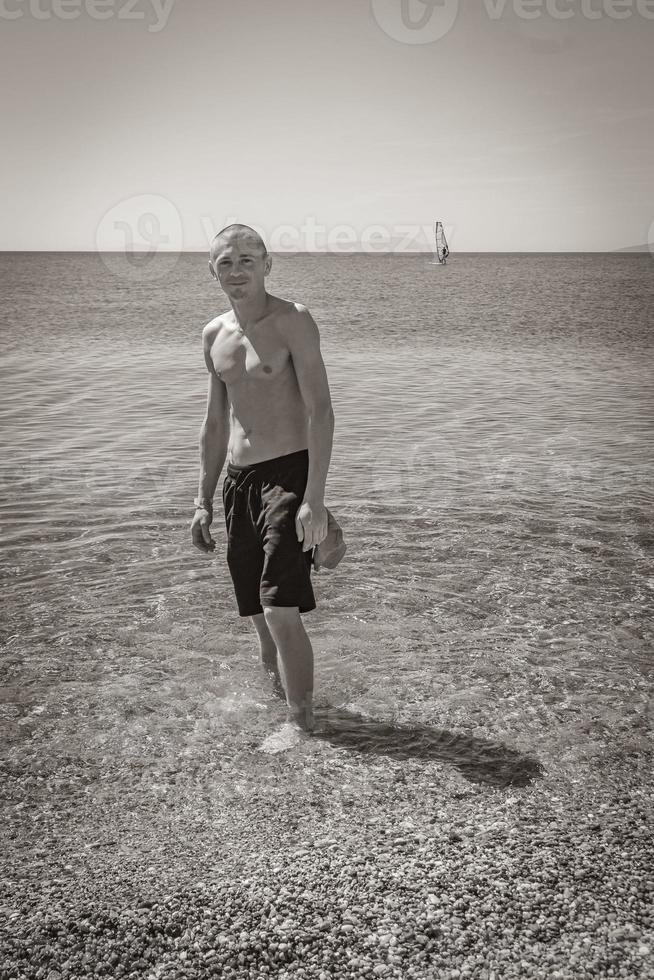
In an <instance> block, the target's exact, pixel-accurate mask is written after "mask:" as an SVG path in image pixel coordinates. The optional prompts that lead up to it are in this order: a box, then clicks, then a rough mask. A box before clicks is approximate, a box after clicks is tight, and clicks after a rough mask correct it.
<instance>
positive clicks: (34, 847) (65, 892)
mask: <svg viewBox="0 0 654 980" xmlns="http://www.w3.org/2000/svg"><path fill="white" fill-rule="evenodd" d="M337 734H338V733H337ZM341 734H343V733H341ZM399 742H400V743H401V742H402V740H401V738H400V740H399ZM223 750H224V751H223V753H221V754H219V755H216V756H214V755H212V754H209V755H208V756H207V757H205V758H204V759H201V758H195V759H187V760H180V764H179V766H178V767H177V769H176V770H173V769H172V768H169V769H168V771H167V772H164V771H163V770H161V769H156V768H153V766H152V765H146V764H145V763H143V764H142V765H141V766H139V765H137V764H136V763H135V762H134V761H133V760H132V762H131V763H130V765H129V767H125V766H124V767H122V768H120V767H118V766H117V765H114V767H113V768H112V767H111V766H109V767H108V768H107V767H105V768H103V767H101V766H98V767H97V769H96V770H95V771H91V770H90V769H88V767H87V769H86V770H85V771H84V773H83V774H81V773H80V769H79V765H78V763H77V762H76V761H75V760H73V759H70V760H62V761H61V764H60V765H59V766H58V767H57V768H56V769H55V768H52V769H51V770H50V771H49V772H48V771H46V770H43V769H42V771H41V773H40V774H39V770H38V767H36V766H34V765H32V766H27V765H25V766H23V767H21V766H18V765H13V766H12V765H9V764H7V765H5V767H4V782H5V786H6V787H8V793H7V795H8V800H7V804H6V806H5V819H4V829H5V834H4V837H5V846H4V860H3V864H4V867H3V883H4V889H3V897H2V904H1V907H0V914H1V916H2V922H3V926H2V935H3V938H2V942H1V947H0V977H2V978H6V980H10V978H11V980H19V978H25V980H32V978H38V980H42V978H44V980H56V978H64V977H71V978H75V977H85V976H108V977H121V978H137V977H138V978H141V977H151V978H161V980H174V978H182V977H185V978H203V977H225V978H241V977H242V978H259V977H265V976H274V977H304V978H311V980H313V978H315V980H324V978H330V977H339V978H340V977H347V978H357V977H362V978H364V977H365V978H374V977H389V978H390V977H393V978H405V977H413V978H421V980H422V978H424V980H427V978H439V980H440V978H443V980H449V978H457V977H471V978H480V980H492V978H495V980H500V978H504V977H506V978H510V977H543V978H550V977H551V978H561V980H579V978H585V977H589V978H590V977H626V978H641V977H643V978H646V977H654V955H653V954H654V920H653V915H652V910H653V907H654V880H653V879H654V872H653V870H652V867H653V858H654V849H653V847H652V822H651V801H652V755H651V752H648V751H645V750H642V751H639V752H633V753H631V754H629V753H624V754H623V755H622V757H621V758H616V757H615V755H614V754H613V755H612V754H611V753H610V752H608V753H607V754H605V756H604V757H603V758H597V759H595V761H594V762H593V763H592V764H591V763H589V764H587V765H586V767H585V769H581V770H580V771H579V772H578V773H576V774H575V775H574V777H570V778H567V779H566V778H563V777H562V771H559V770H557V766H556V760H554V759H552V760H551V761H550V764H549V765H548V764H547V762H548V760H545V763H546V764H545V766H544V767H543V769H542V771H541V772H539V773H538V774H537V773H535V772H530V771H529V766H528V765H527V767H526V770H525V767H524V766H523V767H522V770H521V769H520V766H518V767H517V768H516V769H515V772H516V773H517V776H516V778H515V782H513V783H512V779H511V773H510V771H508V770H507V771H506V772H503V774H502V778H498V770H497V767H495V769H494V770H493V769H492V768H491V769H488V768H487V769H486V773H484V769H483V766H482V767H481V768H479V767H477V768H476V769H474V770H467V769H466V767H465V765H463V764H462V760H461V759H459V760H458V765H456V764H453V763H454V762H456V758H455V757H450V758H449V759H448V757H447V756H446V755H443V759H441V760H439V758H438V757H434V753H433V752H432V753H431V756H430V757H427V758H423V757H420V753H418V757H417V758H407V757H406V755H407V753H406V752H404V751H403V752H401V753H399V755H397V754H396V755H395V756H394V755H393V753H392V752H391V753H390V754H388V753H387V754H385V755H384V754H374V753H368V754H365V755H364V754H363V753H361V752H357V751H353V746H352V745H351V744H348V743H347V739H345V740H344V742H343V741H342V742H340V743H339V739H338V737H337V736H335V737H334V738H332V739H331V740H329V739H321V738H315V739H311V740H310V741H309V742H308V743H306V744H304V745H302V746H300V747H297V748H296V749H294V750H292V751H291V752H289V753H285V754H281V755H280V756H275V757H272V758H270V757H266V759H265V762H263V763H262V760H261V753H260V752H257V747H256V745H255V744H254V741H253V742H252V744H250V745H249V746H248V747H247V748H246V750H245V751H243V750H241V751H240V753H239V752H235V751H231V750H230V747H229V746H223ZM457 751H458V750H457ZM509 758H515V759H519V758H521V757H519V754H518V753H515V754H510V755H509ZM443 760H445V761H443ZM523 761H524V760H523ZM262 766H263V767H265V768H261V767H262ZM256 767H260V772H261V778H260V780H259V781H258V783H257V784H256V786H255V788H254V789H253V788H252V783H251V780H250V781H249V782H248V780H247V779H246V778H245V777H246V775H247V774H248V773H251V772H252V771H254V770H256ZM525 772H526V775H525ZM493 774H494V775H493ZM327 785H329V786H330V787H331V789H330V790H329V791H326V786H327Z"/></svg>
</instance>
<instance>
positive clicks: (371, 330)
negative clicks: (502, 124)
mask: <svg viewBox="0 0 654 980" xmlns="http://www.w3.org/2000/svg"><path fill="white" fill-rule="evenodd" d="M120 261H121V260H118V259H117V258H116V257H115V256H114V257H111V259H110V260H109V261H108V262H106V261H104V260H103V258H102V257H100V256H97V255H93V254H88V255H87V254H67V255H66V254H52V255H39V256H29V255H26V254H17V255H10V254H5V255H2V256H0V267H1V269H2V277H3V281H4V282H5V283H8V284H9V288H8V290H6V292H7V293H8V303H7V309H8V316H7V318H6V320H5V324H4V327H3V348H4V357H3V386H2V395H1V396H0V399H1V400H0V410H1V413H2V421H3V429H4V439H5V443H6V447H7V448H6V451H5V454H4V456H3V461H2V464H1V465H2V472H1V479H2V495H1V504H0V514H1V517H2V529H1V536H0V541H1V543H2V546H3V547H2V552H3V559H2V574H3V578H4V588H5V592H4V595H5V599H4V602H3V613H4V615H3V627H2V628H3V641H4V652H3V655H2V660H3V672H4V676H5V688H4V692H3V695H2V697H3V701H2V704H1V705H0V708H1V710H2V715H3V716H4V723H5V730H6V733H7V736H6V739H5V742H4V749H3V755H4V758H5V760H6V761H8V762H10V763H18V762H19V761H20V760H21V759H24V760H28V759H30V758H34V757H35V756H36V755H38V758H39V760H40V762H41V764H43V765H46V764H47V763H48V762H49V764H51V765H52V767H55V766H56V765H57V764H60V763H61V760H62V759H65V760H68V762H70V763H71V764H75V763H76V764H80V763H84V764H88V765H96V764H97V765H109V764H110V762H111V761H112V760H113V762H118V760H120V761H121V762H123V763H124V762H127V761H128V760H132V761H133V762H134V761H135V760H140V763H142V764H146V763H147V762H148V760H149V761H150V762H152V764H153V765H154V760H159V762H160V763H161V764H163V762H164V761H165V760H170V761H172V760H174V761H175V764H176V765H177V764H180V759H181V760H183V764H184V765H187V764H188V765H191V761H192V760H194V761H195V763H197V764H198V766H201V763H202V760H203V759H206V758H208V756H209V755H210V754H211V753H214V752H217V751H220V753H221V755H222V758H223V761H224V760H225V759H226V758H228V759H229V760H230V765H231V768H230V769H229V779H230V780H232V782H233V781H234V778H235V777H234V773H235V772H237V771H238V766H239V759H240V758H241V754H242V753H244V752H245V751H246V749H249V748H251V746H252V745H253V744H254V743H256V741H258V740H260V738H261V737H263V736H264V735H265V734H266V733H267V732H269V731H270V730H271V728H273V727H274V725H275V723H276V720H278V719H279V718H280V717H281V716H282V715H283V711H282V710H281V708H280V707H279V706H276V705H275V704H274V703H273V702H271V700H270V699H269V698H268V697H267V694H266V691H265V689H264V687H263V686H262V682H261V679H260V676H259V672H258V670H257V656H256V651H255V645H254V642H253V636H252V634H251V632H250V629H249V626H248V624H247V622H246V621H242V620H239V619H238V617H237V615H236V609H235V603H234V600H233V596H232V591H231V583H230V580H229V577H228V573H227V568H226V565H225V562H224V553H223V552H222V551H221V546H222V545H223V543H224V537H223V532H222V525H221V523H220V520H221V517H220V514H219V515H218V517H217V520H216V524H215V525H214V526H215V529H216V535H215V536H216V537H217V541H218V546H217V548H216V552H215V554H214V555H213V556H211V557H206V556H203V555H201V554H200V553H198V552H196V551H195V550H194V549H193V548H192V547H191V545H190V537H189V531H188V526H189V522H190V518H191V511H192V506H191V502H192V498H193V496H194V494H195V491H196V486H197V465H198V464H197V460H198V454H197V438H198V430H199V426H200V422H201V419H202V415H203V411H204V402H205V392H206V371H205V368H204V364H203V359H202V353H201V344H200V334H201V329H202V326H203V325H204V323H205V322H206V321H207V320H208V319H209V318H210V317H211V316H212V315H213V314H214V313H215V312H216V310H218V309H221V308H223V307H224V305H225V304H224V303H223V301H222V294H220V292H219V291H218V290H217V288H216V287H215V286H212V284H211V282H209V281H208V280H207V279H206V277H205V268H206V263H205V259H204V257H203V256H200V255H186V256H183V257H182V258H181V259H180V260H179V262H178V263H177V264H176V265H174V267H173V268H172V269H171V270H169V272H168V275H167V276H166V277H165V278H157V275H156V262H157V261H163V259H162V257H157V258H155V260H154V261H155V266H152V267H148V266H146V267H144V268H143V269H141V270H140V271H139V270H138V269H135V268H134V267H133V266H129V265H128V264H127V263H124V268H123V267H122V266H121V265H120V264H119V263H120ZM123 261H124V260H123ZM116 263H118V265H117V264H116ZM116 270H118V272H117V271H116ZM153 270H154V271H153ZM269 288H270V289H271V291H273V292H278V293H279V294H280V295H282V296H285V297H288V298H294V299H298V300H301V301H303V302H305V303H307V305H308V306H309V307H310V309H311V310H312V312H313V314H314V316H315V317H316V319H317V321H318V323H319V325H320V328H321V334H322V340H323V353H324V357H325V362H326V364H327V368H328V373H329V377H330V383H331V388H332V397H333V402H334V409H335V415H336V434H335V445H334V453H333V460H332V468H331V471H330V477H329V483H328V493H327V503H328V505H329V506H330V507H331V508H332V509H333V510H334V512H335V513H336V515H337V517H338V518H339V520H340V521H341V523H342V524H343V526H344V530H345V533H346V538H347V541H348V546H349V548H348V553H347V556H346V558H345V560H344V561H343V563H342V564H341V565H340V566H339V568H338V570H336V571H335V572H325V571H323V572H321V573H320V574H319V575H318V576H317V577H316V581H315V588H316V593H317V599H318V609H317V610H316V611H315V612H313V613H311V614H310V615H308V616H307V617H305V624H306V625H307V628H308V630H309V632H310V634H311V636H312V639H313V642H314V649H315V655H316V698H317V701H318V702H319V703H320V704H322V705H329V706H332V707H333V706H339V707H341V708H343V709H345V711H344V712H342V713H341V716H340V719H341V720H340V721H339V720H338V719H337V718H336V716H333V719H332V729H333V731H334V732H336V733H337V732H338V730H339V726H340V730H341V735H342V742H343V744H344V743H345V742H346V741H347V737H349V736H347V737H346V735H345V734H343V725H345V726H346V727H347V724H350V725H353V726H354V728H355V729H356V730H358V731H359V743H360V745H359V747H361V746H363V747H368V748H369V749H370V750H371V751H375V752H377V751H380V752H385V751H388V750H389V747H391V748H392V745H393V744H394V741H393V736H392V731H391V733H390V734H389V732H388V730H387V729H385V728H383V726H384V725H387V724H389V723H390V724H391V726H394V730H395V731H404V733H405V734H404V735H403V736H402V738H403V744H404V745H405V746H406V745H409V746H412V747H413V749H412V751H413V752H414V754H415V755H416V756H421V746H422V748H423V749H424V747H425V745H426V744H427V742H428V741H429V738H430V734H429V733H430V732H433V731H434V730H438V731H439V732H441V733H443V732H449V733H453V736H456V737H460V736H463V735H465V736H468V737H470V738H473V739H474V738H476V739H478V740H480V741H479V742H478V743H477V744H478V745H482V744H488V745H490V746H497V745H504V746H508V747H509V748H510V749H511V750H514V751H516V752H519V753H522V754H523V755H524V757H525V758H526V757H529V758H533V759H537V760H539V762H540V763H542V764H543V765H544V766H545V768H550V769H553V770H556V771H558V772H560V774H561V776H562V778H563V777H565V776H570V777H571V774H572V773H573V771H574V770H575V769H576V768H577V767H578V766H579V765H583V764H587V763H588V762H589V761H592V760H593V759H596V758H598V757H600V756H601V755H602V753H603V752H605V750H606V741H607V738H608V737H609V736H610V739H611V742H612V745H613V746H614V747H615V746H616V745H618V744H619V745H620V746H621V747H622V748H623V749H624V750H625V751H628V750H630V749H634V750H638V748H639V747H640V746H642V745H645V744H647V739H648V737H649V735H650V734H651V722H652V710H651V701H650V698H651V686H650V680H651V650H652V644H651V641H652V627H651V622H652V620H651V613H652V598H653V595H654V564H653V561H652V552H653V546H654V529H653V525H652V514H653V507H652V505H653V496H654V495H653V491H652V486H653V481H652V453H651V445H652V431H653V424H652V423H653V419H652V414H653V399H652V394H653V392H652V380H651V379H652V340H653V338H652V330H651V311H652V309H654V263H652V261H651V257H650V256H647V255H618V256H615V255H610V256H609V255H606V256H605V255H574V256H537V255H529V256H517V255H510V256H502V255H493V256H486V255H484V256H474V255H468V256H456V257H454V258H453V259H452V260H451V262H450V263H449V264H448V266H447V268H446V269H443V268H440V267H438V266H434V265H432V264H431V257H429V256H425V255H404V256H397V255H396V256H379V255H361V256H306V255H305V256H302V255H298V256H279V257H277V258H276V260H275V264H274V269H273V275H272V277H271V280H270V286H269ZM358 715H363V716H364V717H366V718H368V719H373V720H374V721H375V722H378V723H379V725H380V726H381V727H379V728H378V730H372V729H370V727H368V728H367V729H366V728H365V726H362V725H361V724H360V723H359V722H358V721H357V717H358ZM343 718H345V719H346V721H345V722H344V721H343ZM347 719H349V722H348V721H347ZM407 733H408V734H407ZM398 737H399V736H398ZM335 739H336V742H338V738H337V736H336V735H335ZM616 740H617V741H616ZM350 741H351V739H350ZM423 754H424V753H423ZM243 758H245V756H243ZM247 759H248V765H247V766H246V767H245V768H244V770H243V772H242V773H241V776H240V777H239V778H242V781H243V785H244V786H245V791H247V788H248V786H251V785H254V782H255V781H257V780H259V781H260V779H261V771H260V770H258V769H257V767H256V766H254V767H253V765H252V762H251V756H249V755H248V756H247ZM226 778H227V776H226ZM319 778H320V777H319ZM322 778H324V779H325V780H326V781H328V780H329V776H328V774H324V775H323V777H322Z"/></svg>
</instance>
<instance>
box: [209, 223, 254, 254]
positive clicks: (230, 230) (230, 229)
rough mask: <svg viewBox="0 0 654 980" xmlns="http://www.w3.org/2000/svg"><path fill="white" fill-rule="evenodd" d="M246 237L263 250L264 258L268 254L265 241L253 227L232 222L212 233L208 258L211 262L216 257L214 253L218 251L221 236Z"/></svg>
mask: <svg viewBox="0 0 654 980" xmlns="http://www.w3.org/2000/svg"><path fill="white" fill-rule="evenodd" d="M239 237H241V238H247V239H249V240H250V241H252V242H253V243H254V244H255V246H256V247H257V248H258V249H260V250H261V251H262V252H263V257H264V259H265V258H267V256H268V249H267V248H266V243H265V242H264V240H263V238H262V237H261V235H260V234H259V232H258V231H255V230H254V228H250V226H249V225H241V224H233V225H227V227H226V228H222V229H221V230H220V231H219V232H218V234H217V235H214V237H213V240H212V242H211V246H210V249H209V258H210V259H211V261H212V262H213V261H214V259H215V258H216V253H217V251H218V242H219V239H221V238H239Z"/></svg>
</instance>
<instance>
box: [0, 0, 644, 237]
mask: <svg viewBox="0 0 654 980" xmlns="http://www.w3.org/2000/svg"><path fill="white" fill-rule="evenodd" d="M523 4H524V5H523ZM64 17H65V18H67V19H64ZM100 17H102V18H103V19H99V18H100ZM618 17H619V18H620V19H618ZM653 52H654V0H583V2H582V0H542V2H541V0H460V2H459V3H458V4H457V2H456V0H440V2H438V0H428V2H427V3H425V2H423V0H0V57H1V60H2V66H3V68H2V70H3V73H4V75H5V78H4V80H3V102H4V116H5V119H4V122H3V143H4V152H3V154H2V156H1V157H0V172H1V174H2V186H3V189H4V192H5V193H4V194H3V198H4V220H3V222H2V232H1V239H0V247H1V248H3V249H89V250H92V249H95V248H96V246H98V245H99V246H100V247H104V248H121V247H123V245H124V244H126V243H127V244H128V245H129V244H130V239H131V243H133V244H135V245H136V246H137V247H138V246H140V247H143V248H148V247H149V243H150V242H151V241H152V242H154V243H155V244H161V246H162V247H169V248H177V247H179V246H181V247H183V248H186V249H193V248H195V249H203V248H205V247H206V246H207V243H208V239H209V237H210V234H211V232H212V231H216V230H218V228H220V227H222V226H223V225H224V224H225V223H226V222H228V221H230V220H234V219H238V220H240V221H244V222H247V223H250V224H254V225H256V226H257V227H259V228H260V229H261V230H262V231H263V232H264V233H265V234H266V236H267V238H268V241H269V242H270V243H271V245H272V247H273V248H277V249H279V248H298V249H302V248H305V247H308V248H312V247H321V246H322V247H324V245H325V243H327V245H328V246H329V247H335V246H337V245H338V242H339V241H342V242H343V244H344V245H345V246H346V247H350V248H351V247H352V245H351V244H348V243H351V242H352V241H354V240H355V239H356V240H357V241H359V240H361V239H362V238H363V239H364V241H368V242H369V243H372V245H371V247H373V248H380V247H381V246H382V243H383V242H384V240H385V239H388V240H390V239H391V238H393V240H394V241H395V242H397V241H398V240H399V239H401V238H412V240H413V241H414V243H415V244H414V247H419V246H420V244H421V243H422V244H423V247H426V239H425V237H424V236H425V234H426V233H425V232H424V231H422V230H421V229H422V227H423V226H427V227H428V228H429V227H430V226H431V225H432V223H433V221H434V219H435V218H440V219H442V220H443V221H444V222H445V226H446V229H448V231H449V233H450V238H451V245H452V249H453V251H454V250H459V251H474V250H541V249H542V250H557V249H562V250H568V249H569V250H576V249H582V250H586V249H588V250H594V249H613V248H620V247H622V246H628V245H634V244H641V243H644V242H647V241H648V239H650V238H652V237H654V232H652V230H651V226H652V222H653V221H654V106H653V99H652V93H653V92H654V53H653ZM339 226H344V227H341V228H339ZM372 226H376V231H375V228H373V227H372Z"/></svg>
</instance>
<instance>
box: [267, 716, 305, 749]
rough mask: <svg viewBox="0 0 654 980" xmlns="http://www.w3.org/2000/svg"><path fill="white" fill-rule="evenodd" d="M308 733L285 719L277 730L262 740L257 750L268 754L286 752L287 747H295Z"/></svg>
mask: <svg viewBox="0 0 654 980" xmlns="http://www.w3.org/2000/svg"><path fill="white" fill-rule="evenodd" d="M309 734H310V733H309V732H308V731H305V730H304V729H302V728H300V727H299V726H298V725H296V724H294V722H292V721H287V722H284V724H283V725H282V727H281V728H280V729H279V730H278V731H276V732H273V733H272V735H268V737H267V738H265V739H264V740H263V742H262V743H261V745H260V746H259V750H260V751H261V752H266V753H267V754H268V755H275V754H276V753H277V752H287V751H288V750H289V749H292V748H295V746H296V745H300V743H301V742H303V741H305V739H307V738H308V737H309Z"/></svg>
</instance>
